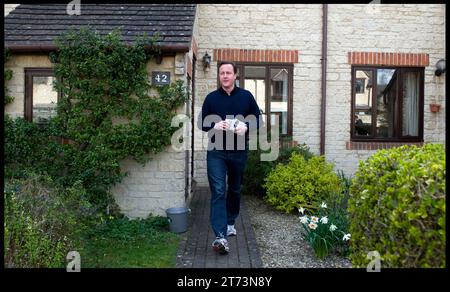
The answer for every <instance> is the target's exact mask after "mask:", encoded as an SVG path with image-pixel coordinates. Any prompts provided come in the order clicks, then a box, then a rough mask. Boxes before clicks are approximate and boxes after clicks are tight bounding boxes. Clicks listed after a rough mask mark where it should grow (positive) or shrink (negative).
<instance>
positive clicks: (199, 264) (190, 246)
mask: <svg viewBox="0 0 450 292" xmlns="http://www.w3.org/2000/svg"><path fill="white" fill-rule="evenodd" d="M189 207H190V209H191V210H192V211H191V213H190V214H189V215H188V221H189V229H188V231H187V232H185V233H184V234H182V236H183V239H182V241H181V243H180V246H179V248H178V253H177V263H176V267H177V268H261V267H262V262H261V257H260V254H259V249H258V247H257V245H256V240H255V234H254V232H253V228H252V225H251V223H250V218H249V216H248V214H247V210H246V206H245V202H243V200H241V211H240V214H239V216H238V218H237V219H236V225H235V227H236V231H237V236H231V237H228V243H229V246H230V253H229V254H227V255H219V254H217V253H215V252H214V251H213V250H212V248H211V243H212V242H213V240H214V238H215V236H214V232H213V230H212V228H211V225H210V223H209V210H210V208H209V207H210V191H209V188H204V187H203V188H197V190H196V192H195V194H194V195H193V198H192V201H191V204H190V206H189Z"/></svg>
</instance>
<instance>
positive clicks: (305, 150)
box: [242, 144, 313, 197]
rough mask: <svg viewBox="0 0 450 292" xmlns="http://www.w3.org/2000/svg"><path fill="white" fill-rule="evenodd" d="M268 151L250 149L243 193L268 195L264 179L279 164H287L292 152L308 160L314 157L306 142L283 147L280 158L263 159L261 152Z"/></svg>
mask: <svg viewBox="0 0 450 292" xmlns="http://www.w3.org/2000/svg"><path fill="white" fill-rule="evenodd" d="M266 152H267V151H262V150H261V149H259V148H258V149H257V150H251V151H249V154H248V159H247V164H246V168H245V173H244V181H243V185H242V194H245V195H250V194H251V195H256V196H260V197H264V196H265V195H266V191H265V189H264V188H263V184H264V179H265V178H266V177H267V175H268V174H269V173H270V172H271V171H272V170H273V169H274V168H275V167H276V166H277V164H279V163H281V164H287V163H288V162H289V158H290V157H291V155H292V153H297V154H300V155H302V156H303V157H304V158H305V159H306V160H308V159H310V158H311V157H313V154H312V153H311V152H310V151H309V147H308V146H306V144H302V145H296V146H294V147H287V148H281V149H280V153H279V156H278V158H277V159H276V160H274V161H261V154H262V153H266Z"/></svg>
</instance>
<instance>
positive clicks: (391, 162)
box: [348, 144, 446, 267]
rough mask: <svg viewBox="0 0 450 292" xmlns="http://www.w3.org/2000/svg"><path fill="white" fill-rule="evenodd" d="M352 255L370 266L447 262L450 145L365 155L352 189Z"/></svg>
mask: <svg viewBox="0 0 450 292" xmlns="http://www.w3.org/2000/svg"><path fill="white" fill-rule="evenodd" d="M350 193H351V195H350V199H349V206H348V211H349V214H350V216H351V218H350V221H351V225H350V232H351V233H352V238H353V240H352V242H351V249H352V255H351V259H352V262H353V265H354V266H356V267H366V266H367V264H368V262H369V260H368V259H367V257H366V256H367V253H368V252H370V251H378V252H379V253H380V255H381V264H382V267H445V256H446V255H445V149H444V146H443V145H440V144H425V145H424V146H423V147H416V146H402V147H398V148H393V149H390V150H381V151H378V152H377V153H375V154H374V155H372V156H371V157H369V158H368V159H367V160H366V161H361V162H360V165H359V168H358V171H357V172H356V174H355V177H354V179H353V181H352V186H351V189H350Z"/></svg>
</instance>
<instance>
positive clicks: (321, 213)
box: [300, 204, 349, 259]
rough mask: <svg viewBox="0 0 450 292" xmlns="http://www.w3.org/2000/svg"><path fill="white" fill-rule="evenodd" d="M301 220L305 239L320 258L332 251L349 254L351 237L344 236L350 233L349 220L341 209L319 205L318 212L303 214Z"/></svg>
mask: <svg viewBox="0 0 450 292" xmlns="http://www.w3.org/2000/svg"><path fill="white" fill-rule="evenodd" d="M300 222H301V225H302V227H303V231H304V232H303V236H304V238H305V240H306V241H307V242H308V243H309V244H310V245H311V247H312V248H313V250H314V252H315V254H316V256H317V257H318V258H319V259H323V258H325V257H327V256H328V255H329V254H330V253H332V252H337V253H339V254H341V255H344V256H346V255H347V254H348V251H349V244H348V240H349V239H347V238H344V236H346V235H347V234H348V233H347V230H348V220H347V217H346V216H345V214H343V213H342V212H340V210H338V209H335V210H332V209H329V208H328V207H327V205H326V204H325V205H322V206H321V207H318V212H317V214H314V215H311V216H308V215H306V214H302V216H301V217H300ZM347 236H348V235H347Z"/></svg>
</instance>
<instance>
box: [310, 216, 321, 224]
mask: <svg viewBox="0 0 450 292" xmlns="http://www.w3.org/2000/svg"><path fill="white" fill-rule="evenodd" d="M311 222H312V223H317V222H319V218H318V217H316V216H311Z"/></svg>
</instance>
